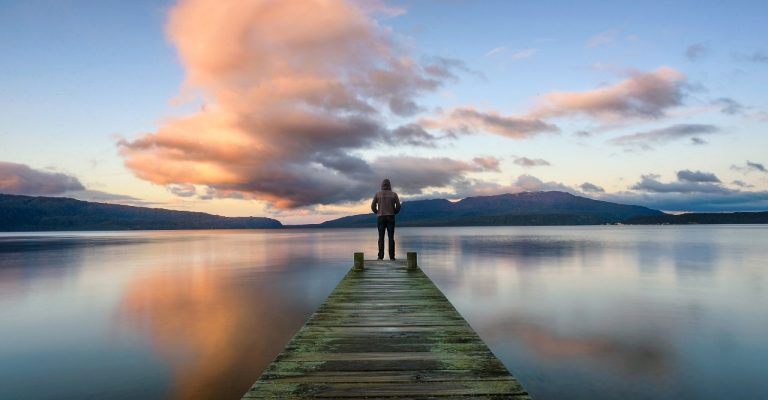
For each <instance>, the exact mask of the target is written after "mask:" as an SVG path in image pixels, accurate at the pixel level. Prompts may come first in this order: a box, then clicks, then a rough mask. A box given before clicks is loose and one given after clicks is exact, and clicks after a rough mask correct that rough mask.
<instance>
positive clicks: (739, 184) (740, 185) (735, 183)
mask: <svg viewBox="0 0 768 400" xmlns="http://www.w3.org/2000/svg"><path fill="white" fill-rule="evenodd" d="M731 183H732V184H734V185H736V186H738V187H742V188H752V187H755V185H750V184H749V183H746V182H744V181H742V180H739V179H735V180H733V181H732V182H731Z"/></svg>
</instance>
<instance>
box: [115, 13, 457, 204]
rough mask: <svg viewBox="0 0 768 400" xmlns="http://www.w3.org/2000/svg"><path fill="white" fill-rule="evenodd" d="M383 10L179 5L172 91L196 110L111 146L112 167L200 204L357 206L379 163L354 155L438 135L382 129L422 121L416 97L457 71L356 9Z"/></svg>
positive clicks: (173, 30) (172, 21) (170, 27)
mask: <svg viewBox="0 0 768 400" xmlns="http://www.w3.org/2000/svg"><path fill="white" fill-rule="evenodd" d="M383 5H384V3H383V2H370V1H367V2H363V3H359V2H354V1H341V0H336V1H329V0H306V1H302V2H298V3H297V2H287V1H277V0H265V1H250V0H232V1H227V2H221V1H217V0H181V1H179V2H178V3H177V4H176V5H175V6H174V7H173V8H172V9H171V10H170V13H169V21H168V24H167V27H166V28H167V33H168V36H169V38H170V41H171V42H172V44H173V45H174V46H175V47H176V49H177V51H178V54H179V58H180V60H181V63H182V65H183V67H184V70H185V71H186V78H185V81H184V87H183V89H182V96H183V95H186V94H188V93H193V94H198V95H200V96H201V99H200V100H201V101H202V102H203V103H204V104H205V106H204V107H203V108H202V109H201V111H199V112H197V113H194V114H191V115H187V116H184V117H179V118H172V119H169V120H168V121H167V122H166V123H165V124H164V125H163V126H162V127H160V128H159V129H157V130H156V131H154V132H149V133H145V134H143V135H141V136H139V137H137V138H135V139H132V140H128V139H123V140H121V141H119V143H118V146H119V149H120V154H121V155H122V157H124V160H125V165H126V166H127V167H128V168H129V169H130V170H131V171H132V172H133V173H134V174H135V175H136V176H137V177H139V178H141V179H144V180H147V181H150V182H152V183H155V184H159V185H166V186H169V185H171V186H170V187H172V188H181V187H188V186H187V185H196V186H198V188H199V189H200V190H202V189H203V188H205V190H206V192H205V195H204V197H206V198H209V197H211V196H216V197H228V198H247V199H257V200H263V201H266V202H269V203H271V204H272V205H274V206H275V207H278V208H295V207H302V206H310V205H317V204H331V203H339V202H346V201H356V200H359V199H361V198H363V197H367V195H368V194H367V191H368V189H370V186H371V185H374V186H376V185H377V184H378V183H377V180H378V173H379V172H380V171H379V170H378V169H377V168H376V166H379V165H380V164H381V161H380V160H378V161H377V160H374V161H372V162H371V161H368V160H365V159H363V158H361V157H360V156H358V155H356V153H357V151H359V150H364V149H370V148H375V147H376V146H387V147H389V146H390V145H391V144H393V143H402V144H403V145H419V146H427V147H431V146H433V142H434V140H435V139H437V137H436V136H433V135H431V134H430V133H428V132H426V131H425V130H424V129H423V128H421V127H419V126H418V125H410V124H406V125H403V126H401V127H399V128H396V129H394V130H390V129H389V128H388V127H387V126H386V125H385V122H384V121H385V120H386V119H387V116H388V115H387V113H391V114H394V115H397V116H401V117H408V116H412V115H414V114H416V113H419V112H421V111H422V110H423V107H422V106H421V105H420V104H419V103H418V102H417V97H418V96H420V95H423V94H424V93H428V92H432V91H435V90H437V89H439V88H440V87H441V86H442V85H443V84H444V83H445V82H447V81H450V80H454V79H456V74H455V72H466V71H468V69H467V68H466V66H465V65H463V63H461V62H460V61H457V60H451V59H446V58H439V57H434V58H430V59H427V60H426V61H424V62H417V61H416V60H414V59H413V58H412V57H410V56H409V55H408V54H406V53H404V52H403V51H402V48H401V46H398V45H397V44H396V43H395V41H396V40H395V39H396V36H395V35H394V34H393V33H392V32H391V30H389V29H388V28H387V27H384V26H382V25H380V24H379V23H378V22H377V21H376V20H375V19H373V18H372V17H371V16H370V15H369V14H367V13H370V12H375V13H384V14H388V15H397V14H399V13H400V10H399V9H394V11H393V10H391V9H389V8H387V7H383ZM411 161H413V162H414V163H416V162H417V161H418V160H416V159H414V160H411ZM421 161H422V163H423V165H426V166H431V165H434V164H435V161H434V160H430V159H423V160H421ZM467 165H469V164H467ZM374 171H376V173H374ZM465 171H468V170H467V169H461V170H460V171H458V172H456V174H459V175H461V174H463V173H464V172H465ZM409 173H410V171H409ZM433 176H435V177H440V176H439V175H438V174H434V175H433ZM392 177H393V178H395V176H392ZM453 178H455V176H454V175H451V179H453ZM451 179H442V180H440V179H439V180H438V181H435V182H429V181H427V180H416V179H414V180H412V181H413V182H418V183H419V184H420V185H422V186H421V187H417V186H416V185H415V184H412V183H409V187H408V190H411V191H413V192H416V193H418V192H419V190H421V189H423V188H425V187H428V186H434V185H437V184H440V183H441V182H446V181H447V182H450V181H451Z"/></svg>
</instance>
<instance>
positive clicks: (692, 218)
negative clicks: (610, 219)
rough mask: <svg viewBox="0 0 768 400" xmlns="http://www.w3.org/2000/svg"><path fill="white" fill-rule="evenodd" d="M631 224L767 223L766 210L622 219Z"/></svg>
mask: <svg viewBox="0 0 768 400" xmlns="http://www.w3.org/2000/svg"><path fill="white" fill-rule="evenodd" d="M624 223H625V224H632V225H653V224H671V225H683V224H768V211H760V212H732V213H686V214H679V215H670V214H664V215H657V216H645V217H634V218H630V219H628V220H626V221H624Z"/></svg>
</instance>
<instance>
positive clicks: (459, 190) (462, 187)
mask: <svg viewBox="0 0 768 400" xmlns="http://www.w3.org/2000/svg"><path fill="white" fill-rule="evenodd" d="M454 187H455V193H453V194H450V193H445V194H443V195H444V196H445V197H451V198H464V197H469V196H490V195H496V194H502V193H520V192H540V191H549V190H557V191H562V192H568V193H573V194H579V192H578V191H577V190H575V189H574V188H572V187H570V186H567V185H564V184H562V183H559V182H553V181H549V182H545V181H543V180H541V179H539V178H537V177H535V176H533V175H529V174H523V175H520V176H518V177H517V178H516V179H515V180H514V181H512V182H511V183H509V184H506V185H504V184H499V183H495V182H488V181H483V180H473V179H467V180H463V181H460V182H457V183H456V184H455V185H454Z"/></svg>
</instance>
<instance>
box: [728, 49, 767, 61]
mask: <svg viewBox="0 0 768 400" xmlns="http://www.w3.org/2000/svg"><path fill="white" fill-rule="evenodd" d="M734 56H735V57H736V59H738V60H742V61H748V62H753V63H761V64H762V63H768V53H766V52H764V51H762V50H758V51H755V52H754V53H751V54H735V55H734Z"/></svg>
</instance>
